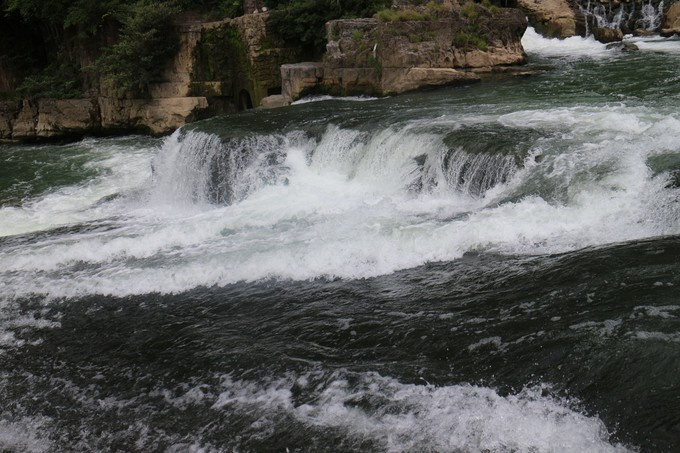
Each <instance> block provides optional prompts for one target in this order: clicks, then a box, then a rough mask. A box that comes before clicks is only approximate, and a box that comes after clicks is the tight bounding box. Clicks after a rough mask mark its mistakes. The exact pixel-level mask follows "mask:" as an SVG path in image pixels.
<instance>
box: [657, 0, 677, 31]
mask: <svg viewBox="0 0 680 453" xmlns="http://www.w3.org/2000/svg"><path fill="white" fill-rule="evenodd" d="M661 28H662V30H661V31H662V33H663V32H667V33H668V32H672V33H680V2H675V3H673V4H672V5H671V6H670V7H669V8H668V10H666V14H665V17H664V22H663V26H662V27H661Z"/></svg>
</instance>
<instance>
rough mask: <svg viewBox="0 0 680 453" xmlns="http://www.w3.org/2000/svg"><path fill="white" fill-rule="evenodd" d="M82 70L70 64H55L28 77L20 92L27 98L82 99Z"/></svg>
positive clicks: (20, 86) (20, 87) (19, 89)
mask: <svg viewBox="0 0 680 453" xmlns="http://www.w3.org/2000/svg"><path fill="white" fill-rule="evenodd" d="M80 80H81V79H80V69H79V68H78V67H76V66H75V65H72V64H69V63H68V62H62V63H60V64H59V63H53V64H51V65H49V66H47V67H46V68H45V69H43V70H42V71H40V72H38V73H37V74H33V75H31V76H28V77H26V78H25V79H24V80H23V82H22V83H21V85H19V88H18V91H19V93H21V95H22V96H24V97H27V98H33V99H37V98H54V99H73V98H79V97H82V95H83V93H82V86H81V83H80Z"/></svg>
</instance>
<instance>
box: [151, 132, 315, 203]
mask: <svg viewBox="0 0 680 453" xmlns="http://www.w3.org/2000/svg"><path fill="white" fill-rule="evenodd" d="M305 144H306V143H305V138H304V136H303V134H300V133H297V134H296V133H292V134H288V135H254V136H249V137H244V138H232V139H226V140H223V139H221V138H220V137H218V136H217V135H213V134H206V133H203V132H195V131H189V132H185V133H184V132H176V133H175V134H173V135H172V136H171V137H170V138H168V140H167V141H166V143H165V145H164V148H163V150H162V152H161V153H160V154H159V155H158V156H157V158H156V160H155V162H154V183H155V184H154V193H155V195H156V197H157V198H160V199H165V200H166V201H170V202H172V203H186V204H196V203H198V204H206V203H211V204H224V205H228V204H233V203H236V202H239V201H241V200H243V199H245V198H246V197H247V196H248V195H249V194H251V193H252V192H254V191H256V190H258V189H260V188H262V187H264V186H267V185H272V184H281V183H285V181H286V177H287V174H288V170H289V169H288V167H287V166H286V165H285V159H286V155H287V150H288V149H289V148H291V147H294V146H304V145H305Z"/></svg>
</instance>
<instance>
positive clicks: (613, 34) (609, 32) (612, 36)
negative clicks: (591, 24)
mask: <svg viewBox="0 0 680 453" xmlns="http://www.w3.org/2000/svg"><path fill="white" fill-rule="evenodd" d="M593 36H594V37H595V39H597V40H598V41H600V42H601V43H604V44H607V43H610V42H616V41H621V40H623V32H622V31H621V30H620V29H618V28H606V27H598V28H595V29H594V30H593Z"/></svg>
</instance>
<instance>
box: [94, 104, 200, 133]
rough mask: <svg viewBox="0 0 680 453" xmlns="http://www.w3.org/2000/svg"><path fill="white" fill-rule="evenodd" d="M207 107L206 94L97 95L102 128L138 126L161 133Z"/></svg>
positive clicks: (196, 115) (140, 129)
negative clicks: (154, 97) (135, 96)
mask: <svg viewBox="0 0 680 453" xmlns="http://www.w3.org/2000/svg"><path fill="white" fill-rule="evenodd" d="M208 108H209V104H208V100H207V99H206V98H205V97H179V98H162V99H152V100H144V99H116V98H99V110H100V114H101V128H102V129H103V130H104V131H116V130H130V129H132V130H139V131H147V132H150V133H152V134H164V133H168V132H171V131H173V130H175V129H177V128H178V127H180V126H182V125H184V124H186V123H188V122H191V121H195V120H196V119H198V118H200V117H201V113H202V112H203V111H205V110H207V109H208Z"/></svg>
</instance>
